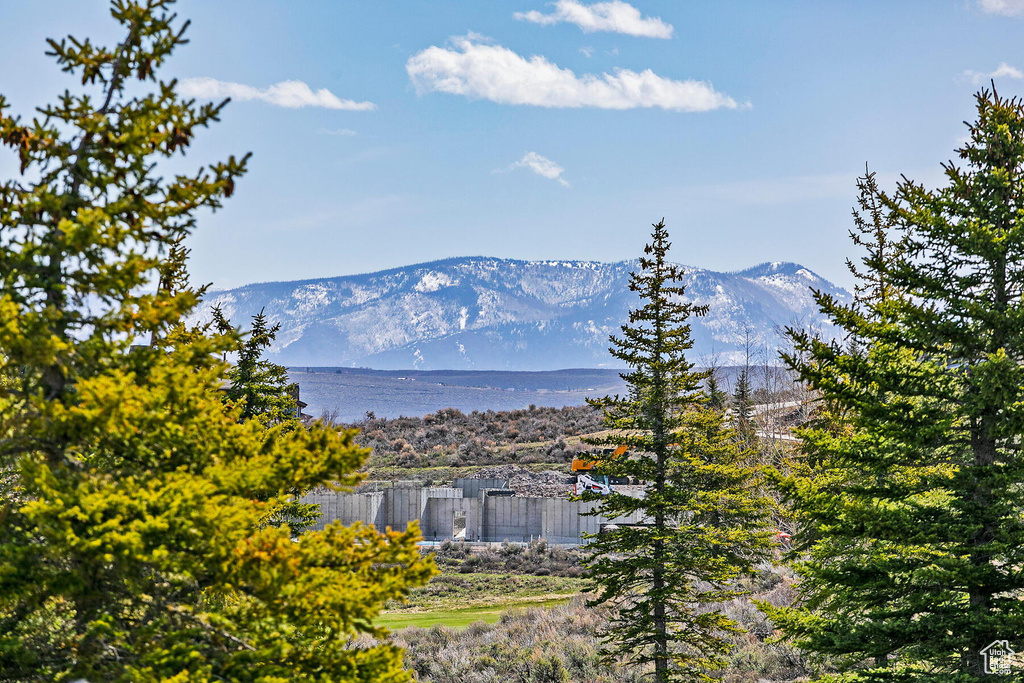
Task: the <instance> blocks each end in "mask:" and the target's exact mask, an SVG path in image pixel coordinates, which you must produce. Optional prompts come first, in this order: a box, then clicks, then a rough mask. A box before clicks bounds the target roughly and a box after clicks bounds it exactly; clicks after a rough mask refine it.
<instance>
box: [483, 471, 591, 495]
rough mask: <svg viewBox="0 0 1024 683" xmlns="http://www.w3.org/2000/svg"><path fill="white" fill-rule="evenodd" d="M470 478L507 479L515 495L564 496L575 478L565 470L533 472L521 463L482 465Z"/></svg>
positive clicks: (570, 488)
mask: <svg viewBox="0 0 1024 683" xmlns="http://www.w3.org/2000/svg"><path fill="white" fill-rule="evenodd" d="M468 476H469V478H472V479H508V487H509V488H510V489H512V490H513V491H515V492H516V495H517V496H540V497H544V498H564V497H565V496H567V495H568V494H569V492H570V491H571V490H572V485H573V482H575V480H576V478H575V477H574V476H573V475H571V474H569V473H567V472H556V471H555V470H544V471H543V472H534V471H532V470H529V469H527V468H525V467H523V466H521V465H495V466H494V467H482V468H480V469H479V470H477V471H476V472H474V473H473V474H471V475H468Z"/></svg>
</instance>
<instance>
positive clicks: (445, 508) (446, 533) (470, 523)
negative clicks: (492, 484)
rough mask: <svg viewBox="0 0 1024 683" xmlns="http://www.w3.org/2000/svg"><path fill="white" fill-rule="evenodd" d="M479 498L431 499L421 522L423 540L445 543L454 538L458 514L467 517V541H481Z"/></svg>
mask: <svg viewBox="0 0 1024 683" xmlns="http://www.w3.org/2000/svg"><path fill="white" fill-rule="evenodd" d="M480 510H481V504H480V499H479V498H431V499H430V500H429V501H427V510H426V514H425V515H424V516H423V519H421V520H420V524H421V526H422V528H423V538H425V539H426V540H428V541H443V540H444V539H446V538H451V537H452V532H453V525H454V522H455V516H456V515H457V514H464V515H465V516H466V540H467V541H479V540H480Z"/></svg>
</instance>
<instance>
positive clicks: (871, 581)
mask: <svg viewBox="0 0 1024 683" xmlns="http://www.w3.org/2000/svg"><path fill="white" fill-rule="evenodd" d="M977 111H978V118H977V120H976V121H975V122H974V123H973V124H969V130H970V139H969V141H968V142H967V143H966V144H965V145H964V146H963V148H962V149H960V150H958V152H959V156H960V158H961V160H962V161H963V164H964V165H963V167H960V166H958V165H956V164H955V163H953V162H950V163H948V164H946V165H945V166H944V169H945V173H946V178H947V184H946V186H945V187H942V188H940V189H938V190H935V191H928V190H926V189H925V188H924V187H922V186H921V185H919V184H916V183H913V182H911V181H908V180H904V181H903V182H901V183H900V184H899V185H898V187H897V189H896V191H895V193H894V194H893V195H892V196H889V195H887V194H886V193H884V192H881V191H880V190H879V189H878V188H877V184H876V183H875V182H874V178H873V177H871V176H870V175H869V176H868V177H866V178H865V179H864V180H862V182H861V184H860V187H861V192H862V197H861V211H860V213H861V215H862V216H863V220H862V221H861V222H859V223H857V232H856V233H854V234H855V236H867V237H865V239H862V240H860V243H862V244H864V245H865V246H869V249H868V256H867V258H865V259H864V261H863V263H864V266H863V268H862V269H860V271H859V274H860V276H861V286H860V288H859V289H858V297H857V300H856V301H855V302H854V303H853V304H849V305H844V304H841V303H840V302H838V301H836V300H835V299H833V298H831V297H828V296H819V297H818V301H819V305H820V307H821V309H822V310H823V311H824V312H825V313H826V314H828V315H829V317H830V318H832V320H834V321H835V322H836V323H837V324H839V325H840V326H841V327H842V328H844V329H845V330H846V331H847V334H848V337H849V338H848V343H847V344H846V345H844V346H840V345H838V344H828V343H824V342H822V341H820V340H816V339H813V338H811V337H809V336H807V335H800V334H799V333H797V334H795V335H794V336H795V338H796V340H797V342H798V348H799V349H800V350H802V351H804V352H805V353H806V356H807V360H806V361H805V362H801V363H793V364H794V366H795V367H796V368H797V369H798V370H799V372H800V373H801V376H802V377H804V378H805V379H807V380H808V381H809V382H811V384H812V385H813V386H814V388H815V389H817V390H818V391H820V392H821V395H822V397H823V404H824V407H825V408H826V409H827V414H826V415H825V416H823V417H822V419H819V420H818V421H817V423H816V424H815V425H813V426H812V428H810V429H807V430H805V431H804V432H803V434H802V438H803V441H804V443H803V448H804V451H805V453H806V463H805V464H806V468H807V470H806V472H805V473H804V475H803V476H798V477H794V478H791V479H789V480H788V481H787V482H786V490H787V493H788V495H789V497H790V499H791V500H792V502H793V505H794V507H795V509H796V512H797V514H798V516H799V518H800V520H801V523H802V527H801V529H800V532H799V534H798V540H800V546H798V549H799V550H801V552H802V553H803V557H804V559H803V561H802V562H800V563H799V564H798V571H799V572H800V573H801V575H802V576H803V583H802V586H801V591H802V595H803V601H802V604H801V606H800V607H799V608H796V609H793V610H777V611H774V613H773V618H774V619H775V620H776V622H777V623H779V624H780V625H781V626H782V627H783V629H784V630H785V631H786V632H787V633H788V634H789V635H791V636H793V637H795V638H796V640H797V643H798V644H799V645H801V646H802V647H804V648H807V649H809V650H811V651H813V652H817V653H821V654H828V655H831V656H833V657H836V658H838V660H839V662H840V663H841V664H842V665H843V667H844V669H845V670H846V673H845V674H844V675H843V676H842V679H843V680H851V681H852V680H860V681H915V682H917V681H922V682H924V681H928V682H931V681H934V682H936V683H937V682H939V681H954V682H959V683H967V682H969V681H983V680H986V681H998V680H1019V679H1020V677H1021V676H1022V675H1024V674H1022V672H1021V671H1020V670H1016V671H1015V672H1014V673H1013V674H1012V675H1008V676H995V675H987V674H986V673H985V672H984V663H983V659H982V650H983V649H984V648H985V647H986V646H988V645H989V644H990V643H992V642H993V641H996V640H1002V639H1009V640H1011V641H1014V640H1016V642H1015V643H1014V644H1015V645H1016V647H1017V649H1018V651H1020V650H1022V649H1024V642H1022V641H1020V640H1019V638H1020V634H1022V633H1024V602H1022V600H1021V598H1022V597H1024V574H1022V573H1021V572H1020V567H1021V566H1024V489H1022V487H1021V485H1020V482H1021V481H1022V480H1024V458H1022V456H1021V452H1020V443H1021V438H1022V436H1024V413H1022V411H1021V410H1020V409H1019V406H1020V402H1021V400H1022V398H1024V367H1022V365H1021V361H1022V360H1024V325H1022V321H1024V302H1022V295H1024V220H1022V218H1021V216H1022V215H1024V106H1022V104H1021V102H1020V101H1019V100H1016V99H1009V100H1007V99H1004V98H1001V97H999V96H998V95H997V94H996V93H995V92H990V91H982V92H980V93H979V94H978V96H977ZM865 228H867V229H865ZM870 228H877V233H876V234H875V236H874V237H871V236H870V234H871V230H870ZM890 229H891V230H892V231H893V233H894V234H887V233H888V232H889V230H890Z"/></svg>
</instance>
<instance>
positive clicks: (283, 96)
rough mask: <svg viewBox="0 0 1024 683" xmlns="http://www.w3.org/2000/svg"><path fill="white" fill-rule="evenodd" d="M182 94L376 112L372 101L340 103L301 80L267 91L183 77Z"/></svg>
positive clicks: (327, 93)
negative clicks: (373, 110)
mask: <svg viewBox="0 0 1024 683" xmlns="http://www.w3.org/2000/svg"><path fill="white" fill-rule="evenodd" d="M181 93H182V94H183V95H185V96H186V97H198V98H202V99H211V100H215V99H220V98H222V97H230V98H231V99H234V100H260V101H261V102H266V103H268V104H273V105H274V106H277V107H287V108H289V109H297V108H299V107H323V108H324V109H346V110H348V111H370V110H372V109H376V108H377V105H375V104H374V103H373V102H356V101H354V100H343V99H341V98H339V97H338V96H337V95H335V94H334V93H332V92H331V91H330V90H328V89H326V88H321V89H320V90H315V91H314V90H313V89H312V88H310V87H309V86H308V85H306V84H305V83H303V82H302V81H281V82H280V83H277V84H275V85H272V86H270V87H269V88H262V89H261V88H254V87H252V86H251V85H244V84H242V83H228V82H226V81H218V80H217V79H215V78H186V79H185V80H183V81H182V82H181Z"/></svg>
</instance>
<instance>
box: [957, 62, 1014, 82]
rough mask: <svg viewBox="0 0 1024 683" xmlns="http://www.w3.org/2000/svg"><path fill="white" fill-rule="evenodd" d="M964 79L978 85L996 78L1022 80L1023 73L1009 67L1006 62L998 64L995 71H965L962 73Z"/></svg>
mask: <svg viewBox="0 0 1024 683" xmlns="http://www.w3.org/2000/svg"><path fill="white" fill-rule="evenodd" d="M964 78H968V79H970V80H971V82H973V83H975V84H978V83H984V82H986V81H991V80H994V79H996V78H1024V71H1021V70H1020V69H1018V68H1016V67H1013V66H1010V65H1009V64H1007V63H1006V62H1000V63H999V66H997V67H996V70H995V71H991V72H989V73H983V72H981V71H970V70H967V71H965V72H964Z"/></svg>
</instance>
